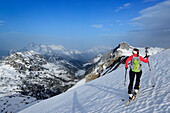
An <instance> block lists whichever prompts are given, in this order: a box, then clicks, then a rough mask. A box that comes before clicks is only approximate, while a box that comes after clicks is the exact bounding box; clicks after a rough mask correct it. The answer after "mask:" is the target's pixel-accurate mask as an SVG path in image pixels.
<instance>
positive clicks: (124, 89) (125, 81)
mask: <svg viewBox="0 0 170 113" xmlns="http://www.w3.org/2000/svg"><path fill="white" fill-rule="evenodd" d="M126 75H127V68H126V70H125V80H124V89H123V99H122V101H124V100H125V88H126Z"/></svg>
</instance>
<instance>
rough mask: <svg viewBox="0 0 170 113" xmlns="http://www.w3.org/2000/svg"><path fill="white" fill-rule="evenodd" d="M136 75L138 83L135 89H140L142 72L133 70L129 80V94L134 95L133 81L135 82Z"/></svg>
mask: <svg viewBox="0 0 170 113" xmlns="http://www.w3.org/2000/svg"><path fill="white" fill-rule="evenodd" d="M135 75H136V83H135V87H134V89H139V85H140V77H141V75H142V71H140V72H133V71H132V70H130V71H129V79H130V82H129V87H128V93H129V94H133V92H132V88H133V81H134V78H135Z"/></svg>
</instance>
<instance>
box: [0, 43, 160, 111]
mask: <svg viewBox="0 0 170 113" xmlns="http://www.w3.org/2000/svg"><path fill="white" fill-rule="evenodd" d="M132 49H133V47H132V46H130V45H129V44H128V43H125V42H123V43H120V44H119V45H118V46H117V47H116V48H114V49H109V48H108V49H106V48H105V49H101V48H100V49H93V50H88V51H83V52H82V51H78V50H66V49H65V48H64V47H63V46H55V45H37V44H33V43H32V44H29V45H28V46H27V47H25V48H24V49H21V50H17V51H16V50H11V51H10V56H7V57H5V58H4V59H3V60H0V79H1V89H0V97H2V98H1V99H2V101H5V100H4V99H7V98H8V99H11V98H12V101H14V100H15V98H16V101H18V102H19V103H18V106H19V105H20V102H21V103H23V101H20V100H22V99H23V98H24V100H25V101H24V102H26V101H27V102H26V103H27V106H29V105H32V104H33V103H36V102H38V100H43V99H47V98H50V97H52V96H55V95H58V94H60V93H63V92H65V91H66V90H68V89H69V88H71V87H72V86H74V85H75V84H76V83H77V82H78V81H80V80H81V79H83V78H84V77H85V76H86V78H85V79H86V80H85V81H86V82H87V81H91V80H92V79H95V78H97V77H100V76H101V75H103V73H104V71H103V70H106V69H112V68H114V67H116V68H115V70H116V69H117V67H119V65H120V64H121V63H122V62H121V60H123V59H124V58H125V57H126V56H129V55H131V52H132ZM140 50H141V51H140V53H141V55H144V54H145V51H144V50H145V49H144V48H141V49H140ZM162 50H163V48H150V51H149V52H150V54H151V55H152V54H156V53H157V52H160V51H162ZM108 51H109V52H108ZM110 67H111V68H110ZM89 76H90V77H92V79H91V78H90V79H89ZM94 76H95V77H94ZM11 95H13V96H12V97H11V98H10V97H9V96H11ZM3 97H5V98H3ZM26 98H27V99H26ZM8 99H7V100H8ZM18 99H19V100H18ZM31 100H34V101H31ZM28 103H29V105H28ZM9 104H11V106H10V107H11V108H12V107H16V104H15V105H13V104H12V103H9ZM5 105H6V104H5ZM10 107H8V108H9V109H10ZM18 108H19V109H16V110H15V111H11V112H17V111H19V110H21V109H23V108H25V107H23V105H22V106H20V107H18ZM9 109H8V110H7V109H6V108H5V110H4V109H1V111H2V112H5V111H8V112H10V110H9Z"/></svg>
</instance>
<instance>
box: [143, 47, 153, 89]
mask: <svg viewBox="0 0 170 113" xmlns="http://www.w3.org/2000/svg"><path fill="white" fill-rule="evenodd" d="M145 49H146V50H145V53H146V57H147V56H148V55H147V53H148V49H149V47H146V48H145ZM148 67H149V71H150V76H151V82H152V87H155V85H154V78H153V76H152V72H151V66H150V63H149V61H148Z"/></svg>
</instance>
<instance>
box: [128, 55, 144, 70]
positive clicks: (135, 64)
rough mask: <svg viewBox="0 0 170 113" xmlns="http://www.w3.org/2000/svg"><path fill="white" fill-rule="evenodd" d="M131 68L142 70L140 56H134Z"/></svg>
mask: <svg viewBox="0 0 170 113" xmlns="http://www.w3.org/2000/svg"><path fill="white" fill-rule="evenodd" d="M130 69H131V70H132V71H133V72H140V71H141V70H142V65H141V64H140V59H139V57H134V56H133V58H132V62H131V66H130Z"/></svg>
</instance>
